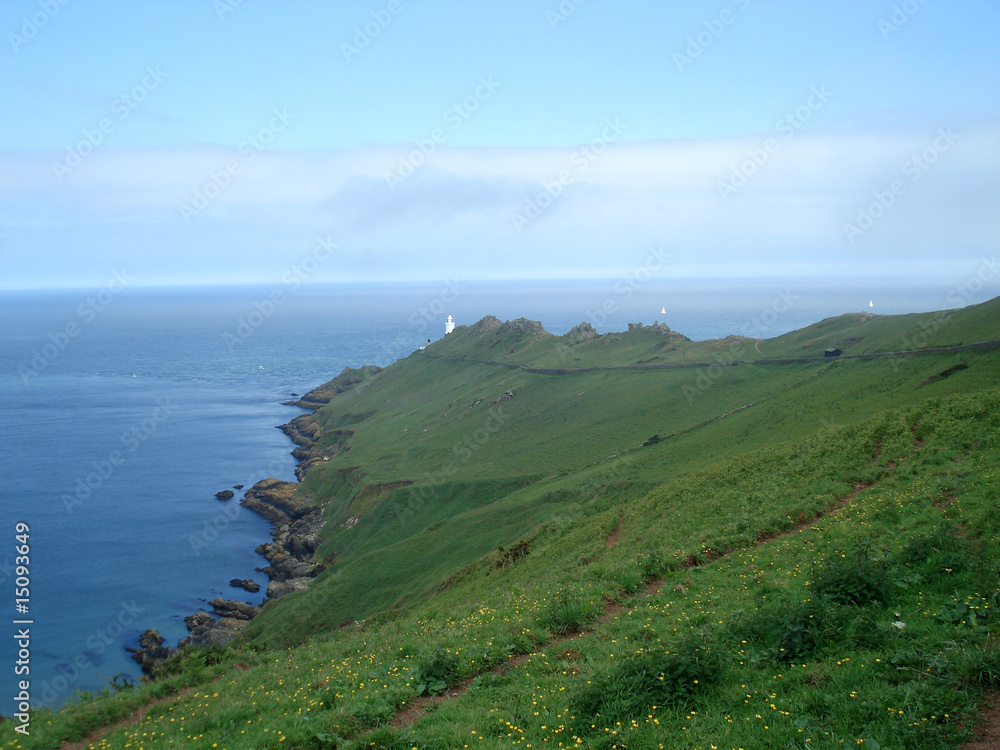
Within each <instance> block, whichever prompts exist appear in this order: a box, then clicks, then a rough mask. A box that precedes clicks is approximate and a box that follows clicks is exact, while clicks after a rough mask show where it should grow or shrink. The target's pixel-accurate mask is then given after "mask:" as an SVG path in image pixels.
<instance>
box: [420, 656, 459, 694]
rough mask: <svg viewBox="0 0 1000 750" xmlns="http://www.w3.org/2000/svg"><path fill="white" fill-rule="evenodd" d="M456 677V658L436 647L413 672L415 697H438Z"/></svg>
mask: <svg viewBox="0 0 1000 750" xmlns="http://www.w3.org/2000/svg"><path fill="white" fill-rule="evenodd" d="M457 675H458V657H457V656H456V655H455V654H453V653H451V652H449V651H446V650H445V649H444V648H442V647H441V646H438V649H437V651H435V652H434V654H433V655H432V656H428V657H425V658H423V659H421V660H420V662H418V664H417V666H416V668H415V669H414V671H413V683H414V685H415V687H416V688H417V695H425V694H426V695H438V694H440V693H443V692H445V691H446V690H447V689H448V688H449V687H451V686H452V684H453V683H454V682H455V679H456V677H457Z"/></svg>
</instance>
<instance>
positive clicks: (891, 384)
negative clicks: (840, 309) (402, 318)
mask: <svg viewBox="0 0 1000 750" xmlns="http://www.w3.org/2000/svg"><path fill="white" fill-rule="evenodd" d="M994 307H996V305H995V304H994V303H988V304H987V305H985V306H980V307H979V308H971V309H967V310H962V311H956V312H953V313H950V314H948V316H939V317H937V318H935V317H934V316H933V315H924V316H922V317H921V320H922V321H923V324H924V327H928V326H929V325H930V324H928V323H927V321H934V320H937V321H938V324H937V329H936V330H938V331H943V330H944V329H945V325H944V324H943V323H941V322H940V321H942V320H946V321H952V320H953V319H959V322H961V321H964V322H965V324H966V325H967V326H968V327H969V329H970V330H971V331H973V332H974V335H973V334H970V335H968V336H964V337H963V336H961V335H958V334H949V336H951V339H950V341H951V342H960V343H961V342H965V341H972V340H979V339H980V337H983V336H985V337H986V338H990V337H993V338H996V337H998V336H1000V326H998V325H997V323H996V322H995V321H994V320H993V316H994V309H993V308H994ZM900 317H902V318H907V319H909V318H912V317H913V316H900ZM832 320H834V321H837V320H840V319H832ZM824 323H825V322H824ZM824 323H820V324H817V326H813V327H810V329H805V331H804V332H802V333H801V335H799V336H793V335H792V334H789V336H790V337H791V338H790V339H789V341H791V342H792V343H793V344H794V346H795V347H800V346H801V344H800V343H799V342H800V341H802V340H806V339H808V340H809V341H812V342H814V343H813V344H812V346H816V347H819V349H820V351H821V350H822V348H825V347H826V346H827V345H828V344H829V341H830V340H829V339H824V338H823V335H824V334H822V333H821V332H818V331H819V330H821V329H823V328H824V327H825V326H824ZM990 324H992V325H993V326H994V328H993V329H989V325H990ZM865 325H868V326H869V327H870V330H868V331H867V332H866V338H865V341H866V342H867V344H868V346H870V347H873V348H890V349H891V348H892V347H883V346H882V345H881V344H880V343H879V336H885V337H887V339H888V340H890V341H896V340H897V338H895V337H898V335H899V331H903V330H910V329H911V328H912V327H913V325H914V324H913V321H912V320H906V321H899V320H896V319H895V318H887V317H883V318H876V319H874V320H871V321H868V323H866V324H865ZM917 325H918V327H919V325H920V324H917ZM951 325H954V324H951ZM814 329H817V330H814ZM955 330H957V329H955ZM990 330H993V331H994V333H993V334H992V336H990V335H989V332H990ZM852 333H853V332H852ZM836 335H838V336H839V335H840V333H838V334H836ZM941 335H942V336H943V335H944V334H943V333H942V334H941ZM781 338H784V337H781ZM664 341H666V342H668V344H669V346H690V347H697V348H699V349H700V350H702V354H704V350H707V349H712V350H714V351H715V353H716V354H718V352H720V351H721V352H723V353H726V352H730V351H731V348H730V347H731V346H732V345H733V344H734V341H735V340H734V341H730V342H728V344H726V342H725V340H723V341H722V342H699V343H698V344H695V343H691V342H688V343H685V342H682V341H678V340H677V339H675V338H673V337H670V336H664V335H662V334H659V333H654V332H650V331H648V330H647V331H637V332H631V333H626V334H614V335H610V336H603V337H600V338H598V339H593V340H590V341H586V342H583V343H581V344H578V345H576V347H575V348H576V349H580V350H583V349H588V350H592V351H598V352H599V353H600V355H601V357H602V358H603V359H602V360H599V361H614V357H615V356H616V355H615V353H617V357H618V359H617V361H619V362H623V361H624V362H629V361H635V360H644V359H647V358H648V355H649V352H650V350H651V349H655V348H656V347H657V346H658V345H659V344H662V343H663V342H664ZM778 342H779V339H775V340H772V341H768V342H764V343H763V344H762V346H761V348H762V349H764V350H765V351H766V350H768V349H770V348H774V349H776V350H780V347H779V346H778V345H777V344H778ZM564 343H565V342H564V341H563V337H553V336H541V337H536V336H527V335H524V334H523V333H521V332H519V331H506V330H501V331H500V332H498V333H497V334H487V335H484V336H476V335H474V334H473V331H472V330H471V329H470V328H464V329H459V330H458V331H457V332H456V334H453V336H450V337H448V338H447V339H445V340H442V341H440V342H437V343H436V344H434V345H432V346H430V347H428V349H427V354H430V355H432V357H428V356H427V354H419V353H415V354H413V355H411V356H410V357H407V358H406V359H404V360H401V361H399V362H398V363H396V364H395V365H394V366H393V367H391V368H388V369H387V370H385V371H383V372H382V373H379V375H377V376H376V377H375V378H373V379H371V380H370V381H368V383H366V387H363V388H357V389H355V390H354V391H351V392H348V393H344V394H341V395H340V396H338V397H337V398H336V399H335V400H334V401H333V402H332V403H331V404H330V405H329V406H328V407H326V408H325V409H323V410H321V411H320V412H319V413H318V414H317V418H318V419H319V421H320V423H321V424H322V425H324V427H325V428H326V429H330V428H332V427H336V426H339V425H342V424H343V423H344V422H345V421H347V420H349V419H355V418H353V417H349V416H347V415H358V414H370V415H372V416H369V417H367V418H365V419H363V420H361V421H355V422H354V423H353V424H351V426H350V428H351V429H352V430H353V431H354V435H353V436H352V437H351V439H350V446H351V448H350V450H348V451H345V452H343V453H341V454H340V455H338V456H336V457H335V458H333V459H331V460H330V461H329V462H327V463H326V464H324V465H323V466H321V467H318V468H317V469H314V470H313V471H312V472H311V473H310V474H309V475H308V476H307V479H306V481H305V483H304V487H303V490H304V491H306V492H309V493H312V494H314V495H315V496H316V497H317V498H319V499H320V502H325V501H327V500H328V501H329V505H328V506H327V518H328V523H327V531H326V537H327V542H326V544H325V545H324V547H323V548H322V549H321V551H320V552H321V554H322V555H326V556H328V559H332V560H333V564H332V565H331V566H330V568H329V569H328V570H327V571H326V572H324V573H323V574H322V575H321V576H320V578H319V579H318V580H317V581H316V583H315V584H314V585H313V587H312V588H311V589H310V590H308V591H306V592H303V593H301V594H295V595H291V596H289V597H287V598H286V599H285V600H282V601H278V602H275V603H273V604H271V605H269V606H268V608H267V610H266V611H265V612H264V613H263V615H262V616H261V617H260V618H258V620H256V621H255V622H254V623H253V624H252V625H251V627H250V629H249V630H248V634H249V635H250V636H251V637H256V638H259V639H261V640H262V641H263V642H265V643H268V644H270V645H290V644H293V643H296V642H298V641H300V640H301V639H302V638H304V637H306V636H308V635H309V634H310V633H313V632H322V631H324V630H328V629H330V628H335V627H338V626H340V625H343V624H344V623H347V622H350V621H353V620H358V619H362V618H364V617H367V616H369V615H370V614H372V613H373V612H377V611H380V610H385V609H389V608H392V607H395V606H401V605H404V604H411V603H412V602H414V601H416V600H419V598H420V597H422V596H425V595H427V594H429V593H431V592H433V590H434V589H435V587H436V585H437V584H438V583H439V582H440V581H441V580H442V579H443V578H444V577H446V576H447V575H448V574H450V573H451V572H453V571H455V570H457V569H459V568H461V567H462V566H464V565H466V564H468V563H470V562H472V561H474V560H476V559H478V558H480V557H481V556H483V555H485V554H487V553H488V552H489V551H490V550H492V549H495V548H496V547H497V546H501V545H502V546H510V545H511V544H513V543H515V542H516V541H517V540H518V539H520V538H521V537H522V536H525V535H527V534H529V533H530V532H531V531H532V529H535V528H537V527H538V526H540V525H541V524H544V523H546V522H547V521H548V520H550V519H551V518H553V517H559V516H566V515H571V516H573V517H576V518H580V517H587V516H589V515H591V514H593V513H596V512H598V511H600V510H602V509H603V508H604V507H606V506H607V505H608V504H609V503H610V502H620V501H621V500H623V499H628V498H633V497H638V496H640V495H642V494H643V493H645V492H646V491H648V490H649V489H650V488H651V487H652V486H654V485H656V484H658V483H662V482H664V481H666V480H668V479H670V478H672V477H676V476H680V475H683V474H685V473H687V472H689V471H691V470H693V469H696V468H699V467H702V466H706V465H708V464H710V463H712V462H714V461H718V460H722V459H725V458H728V457H731V456H733V455H737V454H739V453H741V452H743V451H745V449H746V446H747V445H754V446H766V445H772V444H775V443H778V442H781V441H783V440H787V439H790V438H793V437H796V436H801V435H807V434H809V433H811V432H814V431H816V430H818V429H828V428H830V427H831V426H833V425H835V424H845V423H850V422H854V421H858V420H861V419H864V418H866V417H867V416H868V415H870V414H871V413H873V412H874V411H878V410H881V409H885V408H889V407H891V406H894V405H902V404H907V403H914V402H916V401H919V400H921V399H924V398H927V397H930V396H934V395H938V394H948V393H954V392H967V391H974V390H976V389H979V388H983V387H986V386H988V385H991V384H992V383H993V382H995V374H996V373H997V372H998V370H1000V367H998V365H1000V353H998V352H996V351H972V352H964V353H961V354H957V355H953V354H931V355H922V356H920V357H907V358H886V359H878V360H862V361H849V360H841V361H834V362H823V361H821V362H803V363H801V364H795V365H773V366H764V367H762V366H739V367H718V366H717V367H712V368H690V369H668V370H629V369H624V370H610V371H609V370H596V371H588V372H580V373H575V374H570V375H562V376H554V375H545V374H536V373H532V372H527V371H525V370H522V369H509V368H505V367H498V366H495V365H487V364H483V363H479V362H467V361H463V362H455V361H450V360H447V359H442V358H438V357H441V356H455V355H457V353H460V352H464V353H465V354H466V355H475V356H476V357H477V358H502V357H501V355H502V356H503V357H507V358H508V359H520V357H524V359H520V361H521V362H522V363H524V364H528V365H531V366H535V365H536V364H538V362H539V361H544V359H545V357H547V356H551V352H552V351H553V350H554V349H555V348H557V347H559V346H560V345H564ZM735 343H736V345H738V346H746V344H745V343H740V341H735ZM931 343H940V342H937V341H935V342H931ZM782 346H786V347H787V346H788V343H787V342H786V343H785V344H782ZM518 348H519V349H520V353H519V354H517V353H516V354H514V355H511V354H509V352H510V350H511V349H518ZM751 348H752V347H751ZM532 352H533V353H534V354H533V355H532V356H534V357H535V358H534V359H531V358H528V357H529V355H531V353H532ZM449 353H450V354H449ZM698 356H702V355H701V354H699V355H698ZM724 359H726V360H728V359H729V357H728V356H726V357H724ZM587 362H588V364H589V363H590V360H587ZM958 362H962V363H965V364H968V365H969V367H968V369H966V370H962V371H960V372H956V373H954V374H953V375H951V376H950V377H948V378H946V379H941V380H938V381H936V382H933V383H929V384H926V385H922V383H924V381H926V380H927V379H928V378H930V377H933V376H935V375H937V374H938V373H941V372H943V371H945V370H947V369H948V368H949V367H951V366H953V365H954V364H956V363H958ZM508 390H513V391H515V392H516V394H517V395H516V396H515V397H514V398H512V399H509V400H503V401H499V402H497V403H496V404H495V405H493V406H490V401H492V400H493V399H495V398H497V397H499V396H501V395H503V394H504V393H505V392H506V391H508ZM477 402H478V403H477ZM743 407H746V408H743ZM723 415H727V416H724V417H723ZM720 417H722V418H720ZM654 435H656V436H658V437H659V438H660V440H659V442H658V443H656V444H655V445H652V446H648V447H642V444H643V443H644V442H646V441H647V439H648V438H650V437H652V436H654ZM350 467H362V468H363V474H364V476H361V473H362V472H355V474H354V476H355V479H356V481H355V483H354V484H353V485H352V486H351V487H349V488H345V487H343V486H342V484H343V483H342V481H341V480H340V479H339V477H340V476H341V472H342V471H343V470H345V469H348V468H350ZM608 474H610V480H612V481H613V482H614V483H615V495H614V499H613V500H611V499H609V498H607V497H606V495H607V493H606V492H603V491H602V492H600V493H597V492H595V491H594V490H595V489H596V488H597V487H601V486H602V485H604V484H607V483H608V481H609V479H608V477H607V476H605V475H608ZM404 480H405V481H411V482H413V484H410V485H408V486H405V487H399V488H397V489H395V490H393V491H391V492H379V491H378V487H380V486H382V485H386V484H390V483H394V482H401V481H404ZM366 497H367V500H365V498H366ZM372 498H376V499H377V502H374V503H373V502H372ZM362 510H363V511H365V512H363V513H362V512H361V511H362ZM353 518H359V520H358V521H357V523H356V525H353V526H351V527H350V528H345V527H342V526H341V524H345V522H347V521H348V519H353ZM292 610H294V611H295V612H296V613H297V614H296V616H295V617H289V616H287V614H286V613H287V612H289V611H292Z"/></svg>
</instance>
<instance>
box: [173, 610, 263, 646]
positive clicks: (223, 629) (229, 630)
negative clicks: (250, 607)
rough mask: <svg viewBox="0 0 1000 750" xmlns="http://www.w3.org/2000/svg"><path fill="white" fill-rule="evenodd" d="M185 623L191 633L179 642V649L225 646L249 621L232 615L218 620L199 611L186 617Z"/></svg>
mask: <svg viewBox="0 0 1000 750" xmlns="http://www.w3.org/2000/svg"><path fill="white" fill-rule="evenodd" d="M184 623H185V624H186V625H187V629H188V632H189V633H190V634H191V635H189V636H188V637H187V638H182V639H181V641H180V642H179V643H178V644H177V648H178V649H182V648H189V647H196V648H205V647H207V646H225V645H226V644H228V643H229V642H230V641H231V640H233V638H235V637H236V636H237V635H239V634H240V631H241V630H243V628H245V627H246V624H247V621H246V620H236V619H233V618H231V617H223V618H221V619H219V620H216V619H215V618H214V617H212V616H211V615H210V614H208V613H207V612H198V613H197V614H193V615H189V616H188V617H185V618H184Z"/></svg>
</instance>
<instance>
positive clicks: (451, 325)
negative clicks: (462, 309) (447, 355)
mask: <svg viewBox="0 0 1000 750" xmlns="http://www.w3.org/2000/svg"><path fill="white" fill-rule="evenodd" d="M454 330H455V321H454V320H452V319H451V316H450V315H449V316H448V320H446V321H445V322H444V335H445V336H447V335H448V334H449V333H451V332H452V331H454Z"/></svg>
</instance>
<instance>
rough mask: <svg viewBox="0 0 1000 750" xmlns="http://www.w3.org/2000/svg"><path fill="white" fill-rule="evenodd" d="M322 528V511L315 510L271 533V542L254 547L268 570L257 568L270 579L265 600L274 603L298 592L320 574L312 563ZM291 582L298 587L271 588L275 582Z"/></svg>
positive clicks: (316, 566) (292, 585)
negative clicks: (285, 595) (264, 561)
mask: <svg viewBox="0 0 1000 750" xmlns="http://www.w3.org/2000/svg"><path fill="white" fill-rule="evenodd" d="M322 528H323V511H322V510H320V509H317V510H314V511H313V512H311V513H309V514H308V515H306V516H303V517H302V518H300V519H298V520H296V521H294V522H292V523H290V524H282V525H281V526H279V527H278V528H276V529H275V530H274V531H273V532H271V537H272V541H270V542H265V543H264V544H262V545H260V546H259V547H257V550H256V551H257V553H258V554H260V555H262V556H263V557H264V559H265V560H267V562H268V565H267V567H265V568H259V570H260V571H261V572H262V573H266V574H267V577H268V578H270V579H271V583H270V584H269V585H268V587H267V595H268V597H270V598H272V599H274V598H277V597H278V596H282V595H284V594H286V593H288V591H289V590H296V591H297V590H300V589H301V588H304V587H305V586H306V585H308V583H309V582H310V580H311V579H312V578H315V577H316V576H317V575H319V573H320V572H321V571H322V570H323V565H321V564H318V563H314V562H312V561H311V558H312V556H313V553H314V552H315V551H316V549H317V548H318V547H319V545H320V541H321V540H320V536H319V532H320V530H321V529H322ZM290 581H296V582H297V583H295V584H291V583H289V584H288V585H285V586H275V585H274V584H275V582H277V583H285V582H290Z"/></svg>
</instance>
